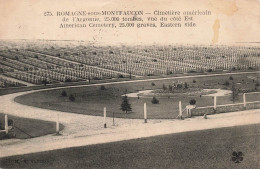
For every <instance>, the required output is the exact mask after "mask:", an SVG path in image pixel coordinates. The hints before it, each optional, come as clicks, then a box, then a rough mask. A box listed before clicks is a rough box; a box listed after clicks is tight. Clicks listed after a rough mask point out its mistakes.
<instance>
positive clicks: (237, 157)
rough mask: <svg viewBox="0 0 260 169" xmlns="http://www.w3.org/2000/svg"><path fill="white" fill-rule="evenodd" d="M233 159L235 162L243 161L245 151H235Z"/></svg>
mask: <svg viewBox="0 0 260 169" xmlns="http://www.w3.org/2000/svg"><path fill="white" fill-rule="evenodd" d="M232 156H233V157H232V161H234V162H235V163H240V162H241V161H243V157H242V156H243V153H242V152H235V151H234V152H233V153H232Z"/></svg>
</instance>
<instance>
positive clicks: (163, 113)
mask: <svg viewBox="0 0 260 169" xmlns="http://www.w3.org/2000/svg"><path fill="white" fill-rule="evenodd" d="M247 76H248V75H245V74H244V75H233V76H232V77H233V80H230V79H229V78H230V75H228V76H214V77H198V78H190V79H185V78H184V79H179V80H181V81H182V82H187V83H188V86H189V90H192V89H193V88H194V89H196V90H198V89H200V90H202V89H217V88H222V89H228V90H230V88H231V84H232V83H234V84H237V83H239V84H237V86H238V87H239V88H240V89H247V90H250V91H254V90H255V84H256V82H254V81H253V80H252V79H249V78H248V77H247ZM173 81H175V82H176V81H177V80H163V81H149V82H134V83H126V84H113V85H105V90H101V87H100V86H91V87H81V88H68V89H59V90H51V91H44V92H36V93H32V94H28V95H24V96H20V97H17V98H16V99H15V101H17V102H19V103H22V104H26V105H31V106H36V107H41V108H47V109H52V110H60V111H64V112H73V113H80V114H89V115H97V116H102V113H103V107H107V115H108V116H110V117H111V116H112V113H113V112H114V113H115V116H116V117H122V118H142V117H143V103H145V102H146V103H147V110H148V118H151V119H152V118H175V117H176V116H177V115H178V102H179V101H180V100H181V101H182V103H183V108H184V107H185V106H186V105H188V104H189V101H190V100H191V99H195V100H196V101H197V106H198V107H202V106H210V105H211V106H213V98H212V97H208V96H202V97H200V94H198V93H197V94H192V95H187V94H185V93H187V90H184V89H183V90H181V91H176V92H175V93H176V95H173V96H171V97H168V96H158V99H159V102H160V103H159V104H152V103H151V99H152V98H142V97H140V98H139V99H138V98H128V99H129V102H130V104H131V105H132V112H131V113H129V114H125V113H124V112H122V111H121V110H120V104H121V102H122V95H124V94H125V93H133V92H138V91H142V90H156V89H162V86H163V84H164V85H165V86H167V87H168V86H169V85H171V84H172V83H173ZM194 81H196V82H194ZM226 81H229V83H230V85H229V86H227V85H223V84H224V83H225V82H226ZM152 82H153V83H154V85H152V84H151V83H152ZM62 90H65V91H66V93H67V95H68V96H69V95H70V94H72V95H73V96H74V97H75V99H76V100H75V101H74V102H72V101H70V100H69V97H68V96H67V97H62V96H61V92H62ZM258 90H259V89H258ZM180 93H183V96H182V95H181V94H180ZM247 99H248V101H256V100H260V95H259V94H255V95H248V96H247ZM217 102H218V104H219V105H222V104H231V103H233V101H232V99H231V96H221V97H219V99H218V101H217ZM236 103H242V95H241V94H240V95H239V96H238V99H237V100H236Z"/></svg>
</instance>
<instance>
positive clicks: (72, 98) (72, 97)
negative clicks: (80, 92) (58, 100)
mask: <svg viewBox="0 0 260 169" xmlns="http://www.w3.org/2000/svg"><path fill="white" fill-rule="evenodd" d="M69 99H70V101H72V102H74V101H75V100H76V99H75V97H74V96H73V95H72V94H71V95H70V97H69Z"/></svg>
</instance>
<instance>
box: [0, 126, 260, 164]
mask: <svg viewBox="0 0 260 169" xmlns="http://www.w3.org/2000/svg"><path fill="white" fill-rule="evenodd" d="M259 143H260V124H257V125H249V126H238V127H230V128H221V129H211V130H204V131H195V132H186V133H178V134H170V135H164V136H156V137H150V138H142V139H136V140H128V141H121V142H114V143H107V144H100V145H91V146H83V147H77V148H68V149H62V150H55V151H48V152H41V153H34V154H28V155H20V156H13V157H7V158H2V159H0V166H1V167H2V168H113V169H115V168H118V169H122V168H131V169H132V168H174V169H175V168H176V169H185V168H198V169H209V168H228V169H231V168H235V169H239V168H241V169H245V168H248V169H256V168H259V167H260V162H259V158H260V145H259ZM234 151H236V152H238V151H241V152H242V153H243V158H244V159H243V161H241V162H240V163H234V162H233V161H232V160H231V158H232V153H233V152H234Z"/></svg>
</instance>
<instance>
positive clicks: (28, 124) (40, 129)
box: [0, 113, 64, 139]
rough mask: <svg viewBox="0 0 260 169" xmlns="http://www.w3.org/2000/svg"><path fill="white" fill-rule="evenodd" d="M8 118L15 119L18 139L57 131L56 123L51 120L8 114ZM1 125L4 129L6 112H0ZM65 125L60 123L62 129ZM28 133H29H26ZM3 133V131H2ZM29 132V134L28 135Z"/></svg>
mask: <svg viewBox="0 0 260 169" xmlns="http://www.w3.org/2000/svg"><path fill="white" fill-rule="evenodd" d="M8 119H11V120H13V122H14V125H15V129H14V131H15V134H16V137H15V138H18V139H27V138H32V137H40V136H43V135H47V134H53V133H55V132H56V123H55V122H50V121H43V120H36V119H29V118H22V117H17V116H12V115H8ZM0 126H1V129H4V114H3V113H0ZM63 128H64V126H63V125H62V124H60V130H62V129H63ZM26 133H27V134H26ZM1 134H2V133H1ZM28 134H29V135H28Z"/></svg>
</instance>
